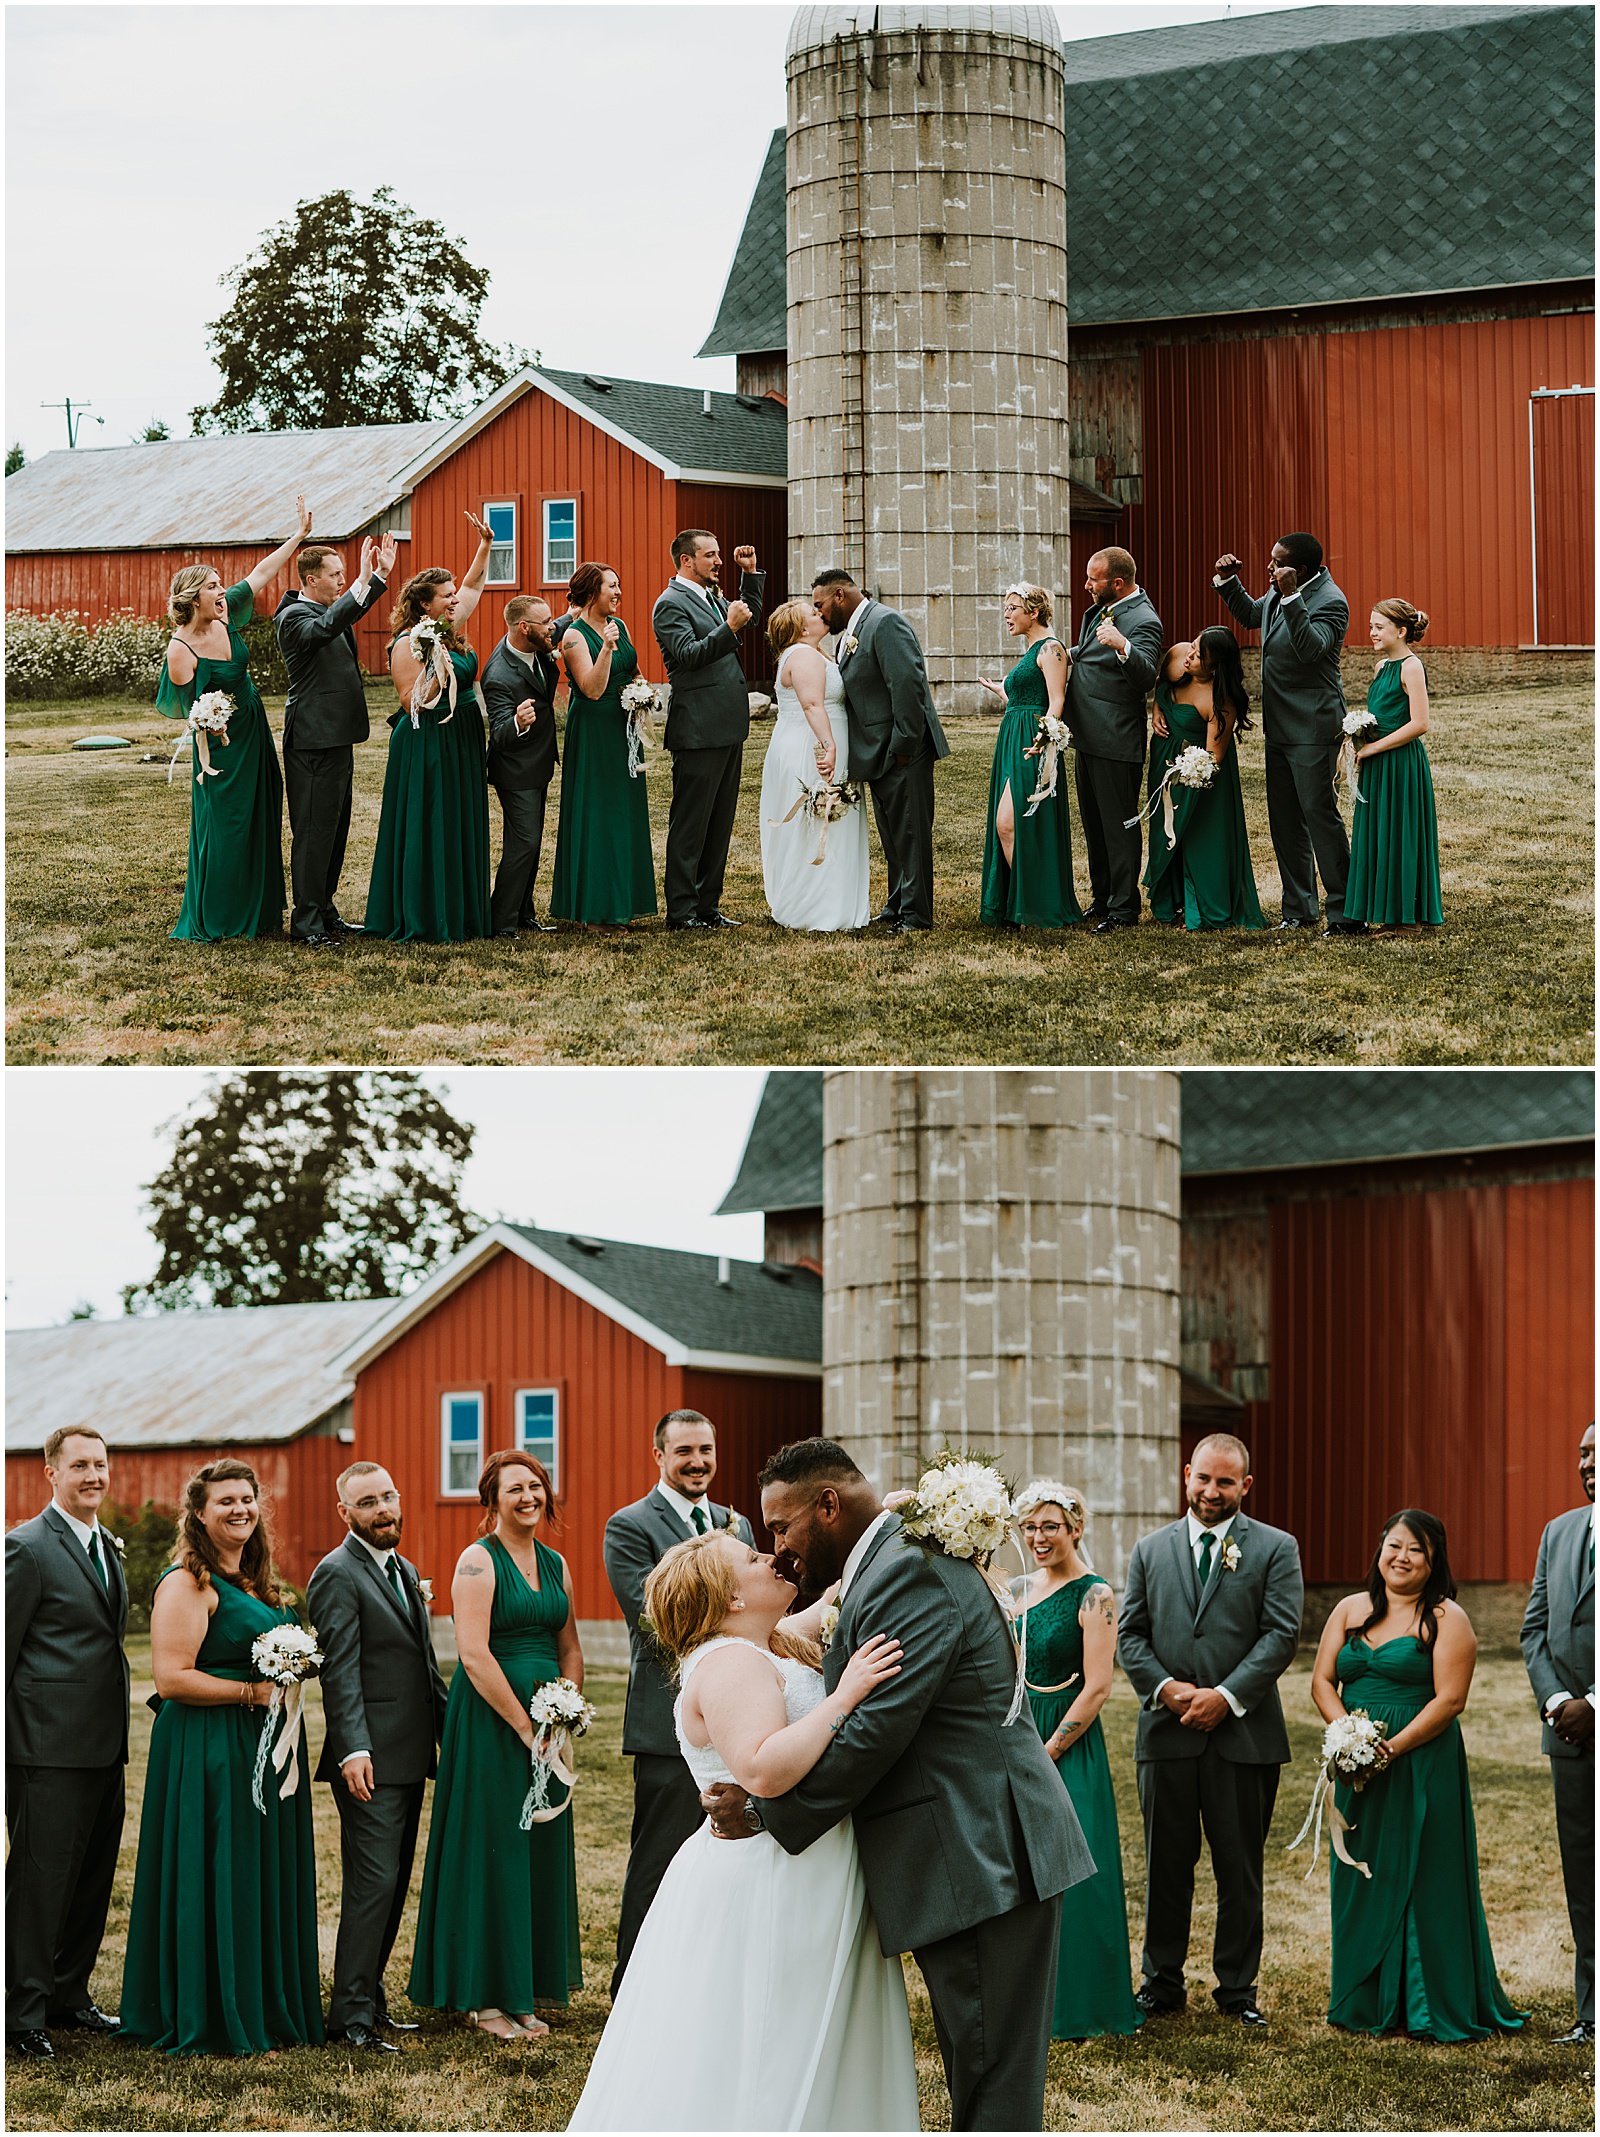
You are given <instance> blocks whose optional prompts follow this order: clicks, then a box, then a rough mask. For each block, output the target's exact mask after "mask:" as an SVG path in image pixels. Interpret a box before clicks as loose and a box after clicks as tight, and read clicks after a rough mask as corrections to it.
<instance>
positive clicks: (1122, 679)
mask: <svg viewBox="0 0 1600 2137" xmlns="http://www.w3.org/2000/svg"><path fill="white" fill-rule="evenodd" d="M1101 614H1102V611H1101V610H1100V609H1099V608H1092V609H1090V611H1089V612H1088V614H1087V615H1086V616H1085V617H1084V619H1083V626H1082V628H1081V630H1080V631H1079V632H1078V644H1077V649H1076V651H1075V652H1074V653H1073V656H1072V666H1071V667H1070V668H1069V669H1068V671H1067V725H1068V726H1069V727H1070V728H1071V729H1072V739H1073V743H1074V744H1075V746H1076V747H1077V748H1078V749H1079V750H1081V751H1082V753H1083V754H1084V756H1086V757H1108V758H1110V759H1111V760H1112V761H1113V762H1114V763H1120V764H1143V762H1144V753H1145V747H1146V742H1147V739H1148V738H1147V736H1146V733H1145V700H1146V698H1148V697H1149V695H1150V693H1151V691H1152V690H1153V689H1154V688H1155V686H1156V674H1157V671H1158V669H1159V667H1160V664H1161V647H1162V631H1161V618H1160V617H1159V616H1158V615H1157V614H1156V612H1155V605H1154V603H1153V602H1152V601H1151V599H1150V596H1149V595H1148V594H1147V593H1146V592H1145V590H1144V588H1143V587H1140V589H1139V591H1138V592H1137V593H1136V594H1135V595H1133V597H1132V598H1131V599H1130V600H1127V601H1124V602H1122V603H1121V604H1120V605H1119V606H1118V608H1117V610H1116V613H1115V615H1114V616H1113V617H1112V621H1113V622H1114V623H1115V624H1116V626H1117V629H1118V630H1119V631H1121V633H1122V635H1123V636H1124V637H1125V638H1126V639H1127V641H1128V657H1127V659H1126V660H1125V661H1122V660H1118V658H1117V656H1116V654H1115V653H1114V652H1113V651H1112V649H1111V648H1110V646H1103V645H1101V644H1100V642H1099V640H1098V639H1097V638H1096V637H1095V635H1094V634H1095V632H1096V631H1097V630H1098V629H1099V626H1100V619H1101Z"/></svg>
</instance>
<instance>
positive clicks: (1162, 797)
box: [1122, 742, 1217, 847]
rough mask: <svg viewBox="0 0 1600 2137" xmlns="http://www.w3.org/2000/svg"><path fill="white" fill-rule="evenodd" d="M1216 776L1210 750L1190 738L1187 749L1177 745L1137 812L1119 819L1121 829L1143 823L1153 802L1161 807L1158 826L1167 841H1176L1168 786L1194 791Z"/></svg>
mask: <svg viewBox="0 0 1600 2137" xmlns="http://www.w3.org/2000/svg"><path fill="white" fill-rule="evenodd" d="M1216 776H1217V760H1216V759H1215V757H1213V756H1212V754H1211V752H1210V750H1208V749H1202V748H1201V747H1200V744H1199V743H1198V742H1191V743H1190V744H1189V746H1188V748H1187V749H1180V750H1179V752H1178V754H1177V756H1176V757H1174V758H1173V760H1172V762H1171V763H1170V764H1169V765H1168V766H1167V769H1166V771H1165V772H1164V773H1163V774H1162V778H1161V784H1160V785H1159V786H1158V787H1157V788H1156V790H1155V792H1154V793H1153V794H1152V795H1151V797H1150V799H1149V800H1148V801H1147V802H1146V803H1145V805H1144V807H1143V808H1142V809H1141V810H1140V811H1139V813H1138V815H1137V816H1129V817H1126V818H1124V820H1123V826H1122V828H1123V830H1124V831H1131V830H1132V829H1133V827H1134V825H1135V824H1142V823H1147V822H1148V821H1149V819H1150V818H1151V817H1152V816H1153V815H1154V814H1155V812H1156V807H1157V804H1158V803H1159V805H1160V808H1161V827H1162V829H1163V830H1164V831H1165V832H1166V834H1167V845H1168V846H1169V847H1173V846H1176V845H1177V843H1178V832H1177V818H1176V816H1175V815H1174V813H1173V800H1172V790H1173V788H1174V787H1190V788H1192V789H1193V790H1194V791H1196V792H1197V793H1203V792H1204V791H1205V789H1206V788H1207V787H1209V786H1211V785H1213V784H1214V783H1215V781H1216Z"/></svg>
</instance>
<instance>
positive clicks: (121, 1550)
mask: <svg viewBox="0 0 1600 2137" xmlns="http://www.w3.org/2000/svg"><path fill="white" fill-rule="evenodd" d="M100 1533H101V1535H102V1536H104V1538H105V1539H106V1541H107V1543H109V1544H110V1546H111V1548H112V1550H113V1551H115V1552H116V1554H117V1556H118V1557H119V1558H122V1559H126V1557H127V1555H128V1546H127V1545H126V1544H125V1543H124V1542H123V1540H122V1538H121V1537H120V1536H119V1535H118V1534H117V1532H116V1530H115V1529H102V1530H101V1531H100Z"/></svg>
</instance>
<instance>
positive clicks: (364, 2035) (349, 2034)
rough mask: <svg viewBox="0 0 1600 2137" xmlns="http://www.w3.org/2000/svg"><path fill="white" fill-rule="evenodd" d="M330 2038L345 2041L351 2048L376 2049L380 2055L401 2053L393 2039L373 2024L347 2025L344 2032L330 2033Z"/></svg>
mask: <svg viewBox="0 0 1600 2137" xmlns="http://www.w3.org/2000/svg"><path fill="white" fill-rule="evenodd" d="M329 2040H330V2042H331V2041H343V2042H344V2043H345V2045H346V2046H347V2047H350V2048H372V2049H376V2051H377V2052H378V2054H379V2055H398V2054H399V2053H400V2051H399V2049H398V2048H397V2047H396V2046H395V2044H394V2042H393V2041H386V2040H385V2039H384V2037H383V2035H382V2034H381V2033H378V2032H375V2031H374V2030H373V2028H372V2027H371V2026H346V2027H345V2029H344V2031H343V2033H340V2034H330V2035H329Z"/></svg>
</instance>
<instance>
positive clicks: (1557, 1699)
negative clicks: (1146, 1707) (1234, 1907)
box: [68, 1505, 1595, 1721]
mask: <svg viewBox="0 0 1600 2137" xmlns="http://www.w3.org/2000/svg"><path fill="white" fill-rule="evenodd" d="M1594 1517H1595V1509H1594V1507H1593V1506H1592V1505H1591V1507H1590V1508H1589V1548H1590V1550H1591V1551H1592V1550H1593V1549H1594ZM68 1519H69V1520H70V1519H71V1516H70V1515H69V1516H68ZM1569 1699H1587V1700H1588V1702H1589V1704H1590V1706H1591V1707H1592V1706H1593V1705H1594V1704H1595V1697H1594V1694H1593V1692H1552V1693H1551V1694H1550V1697H1549V1698H1548V1699H1547V1700H1546V1701H1545V1703H1544V1718H1545V1720H1546V1721H1551V1720H1553V1719H1554V1717H1555V1713H1556V1709H1557V1708H1558V1707H1564V1706H1565V1705H1566V1703H1567V1701H1568V1700H1569Z"/></svg>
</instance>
